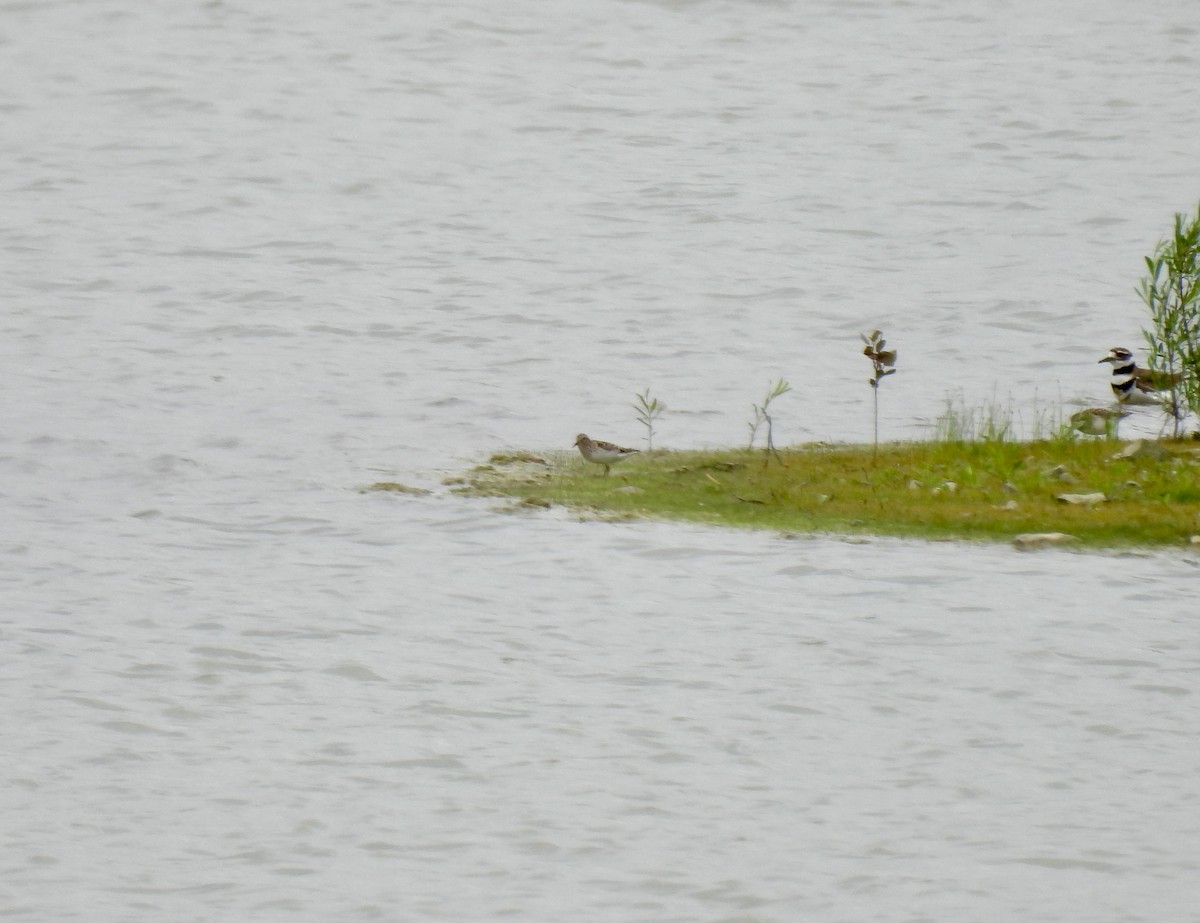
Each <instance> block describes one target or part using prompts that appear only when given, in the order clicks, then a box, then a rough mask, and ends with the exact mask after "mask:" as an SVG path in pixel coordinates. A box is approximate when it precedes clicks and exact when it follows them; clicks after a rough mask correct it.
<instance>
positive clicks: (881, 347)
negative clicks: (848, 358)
mask: <svg viewBox="0 0 1200 923" xmlns="http://www.w3.org/2000/svg"><path fill="white" fill-rule="evenodd" d="M859 336H860V337H862V341H863V342H864V343H866V344H867V345H866V346H865V347H864V348H863V355H864V356H866V357H867V358H868V359H870V360H871V368H872V370H873V372H874V374H873V375H872V376H871V377H870V378H869V379H868V380H867V384H869V385H870V386H871V391H872V393H873V394H874V395H875V442H874V448H873V449H872V452H871V455H872V457H874V456H875V455H877V454H878V452H879V383H880V382H881V381H883V379H884V378H885V377H887V376H888V375H894V374H896V368H895V366H896V350H894V349H886V348H885V347H886V346H887V340H885V339H884V338H883V334H882V333H880V332H879V331H878V330H872V331H871V335H870V336H863V334H861V333H860V334H859Z"/></svg>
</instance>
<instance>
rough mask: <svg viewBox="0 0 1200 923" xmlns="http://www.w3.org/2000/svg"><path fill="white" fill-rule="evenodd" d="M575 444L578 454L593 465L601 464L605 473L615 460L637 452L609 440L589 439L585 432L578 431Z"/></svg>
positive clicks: (622, 459) (621, 459)
mask: <svg viewBox="0 0 1200 923" xmlns="http://www.w3.org/2000/svg"><path fill="white" fill-rule="evenodd" d="M575 445H576V447H577V448H578V449H579V454H580V455H582V456H583V457H584V458H586V459H587V460H588V461H590V462H591V463H592V464H593V465H603V466H604V473H605V474H608V469H609V468H611V467H612V466H613V465H615V464H616V463H617V462H621V461H624V460H625V459H627V458H628V457H629V456H630V455H637V454H638V449H623V448H621V447H620V446H619V445H613V444H612V443H611V442H601V441H600V440H599V439H589V438H588V435H587V433H580V434H579V435H578V436H576V437H575Z"/></svg>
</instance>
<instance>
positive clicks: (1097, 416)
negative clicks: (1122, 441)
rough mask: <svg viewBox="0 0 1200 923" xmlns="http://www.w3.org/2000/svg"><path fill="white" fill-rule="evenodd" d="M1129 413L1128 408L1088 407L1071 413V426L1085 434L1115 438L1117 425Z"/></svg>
mask: <svg viewBox="0 0 1200 923" xmlns="http://www.w3.org/2000/svg"><path fill="white" fill-rule="evenodd" d="M1129 415H1130V414H1129V411H1128V410H1119V409H1114V408H1111V407H1089V408H1087V410H1080V411H1078V412H1076V413H1073V414H1071V426H1073V427H1074V428H1075V429H1077V430H1079V432H1081V433H1083V434H1085V435H1087V436H1108V437H1109V438H1116V435H1117V426H1118V425H1119V424H1120V422H1121V421H1122V420H1123V419H1125V417H1127V416H1129Z"/></svg>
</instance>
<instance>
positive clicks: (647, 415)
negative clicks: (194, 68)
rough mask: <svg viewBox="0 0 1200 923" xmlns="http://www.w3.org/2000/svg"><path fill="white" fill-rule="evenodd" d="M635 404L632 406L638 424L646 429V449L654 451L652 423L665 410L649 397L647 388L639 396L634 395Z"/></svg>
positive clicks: (654, 398)
mask: <svg viewBox="0 0 1200 923" xmlns="http://www.w3.org/2000/svg"><path fill="white" fill-rule="evenodd" d="M636 397H637V403H635V404H634V405H633V409H634V410H636V411H637V418H638V422H639V423H641V424H642V426H644V427H646V449H647V451H650V452H653V451H654V422H655V421H656V420H657V419H658V418H659V417H660V416H661V415H662V412H663V411H664V410H666V409H667V405H666V404H664V403H663V402H662V401H660V400H659V399H658V398H656V397H651V396H650V389H649V388H647V389H646V390H645V391H643V392H642V393H641V394H638V395H636Z"/></svg>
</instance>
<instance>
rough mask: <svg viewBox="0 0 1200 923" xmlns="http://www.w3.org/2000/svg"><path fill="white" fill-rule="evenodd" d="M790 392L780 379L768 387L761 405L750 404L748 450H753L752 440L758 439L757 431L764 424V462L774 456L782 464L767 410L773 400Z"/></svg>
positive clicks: (772, 422) (772, 423)
mask: <svg viewBox="0 0 1200 923" xmlns="http://www.w3.org/2000/svg"><path fill="white" fill-rule="evenodd" d="M791 390H792V386H791V385H789V384H788V383H787V382H786V381H784V380H783V379H782V378H780V379H779V380H778V381H776V382H775V383H774V384H772V385H770V388H769V390H768V391H767V396H766V397H765V398H763V402H762V403H761V404H751V405H750V406H751V408H752V409H753V410H754V418H753V419H752V420H751V421H750V423H749V427H750V445H749V446H748V448H751V449H752V448H754V440H755V439H756V438H757V437H758V430H759V428H760V427H761V426H762V425H763V424H764V423H766V424H767V448H766V451H767V458H766V461H770V458H771V455H774V456H775V457H776V458H777V459H779V461H780V463H782V462H783V459H782V458H780V456H779V452H778V451H777V450H776V449H775V433H774V420H772V419H771V413H770V409H769V408H770V406H771V401H773V400H775V398H777V397H780V396H782V395H784V394H787V393H788V392H789V391H791ZM766 461H764V464H765V463H766Z"/></svg>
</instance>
